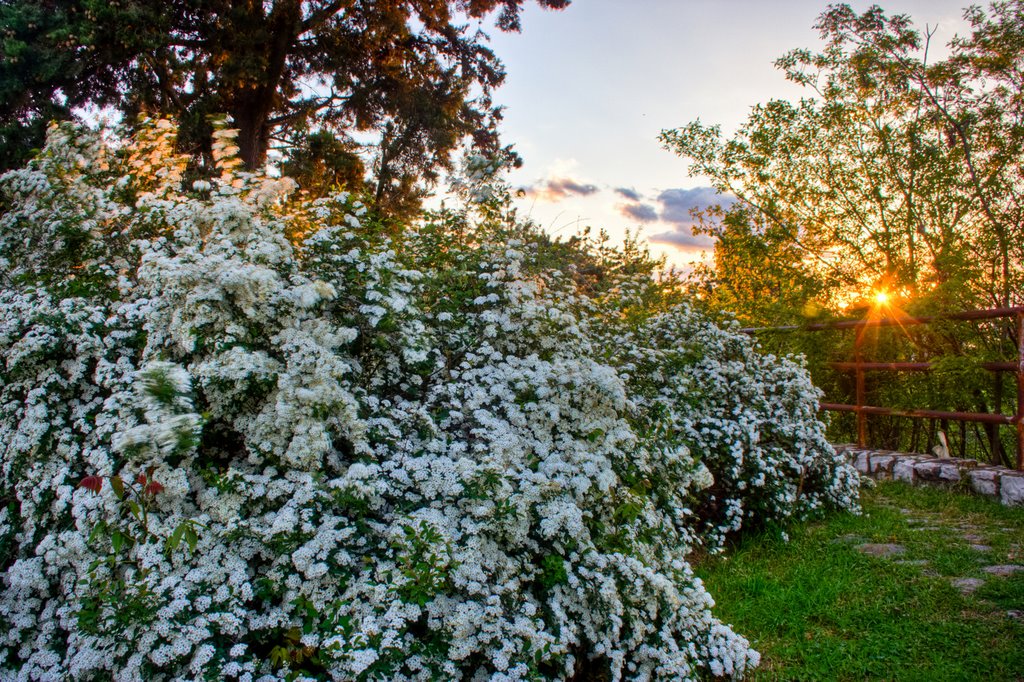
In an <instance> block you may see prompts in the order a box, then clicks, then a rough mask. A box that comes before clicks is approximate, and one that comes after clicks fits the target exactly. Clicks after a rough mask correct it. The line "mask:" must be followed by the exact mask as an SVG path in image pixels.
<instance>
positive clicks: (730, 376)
mask: <svg viewBox="0 0 1024 682" xmlns="http://www.w3.org/2000/svg"><path fill="white" fill-rule="evenodd" d="M173 139H174V127H173V125H171V124H170V123H168V122H166V121H158V122H156V123H154V124H152V125H151V126H149V127H148V128H146V129H144V130H143V131H142V132H141V133H140V134H139V135H137V136H136V137H135V138H133V139H131V140H130V141H128V142H123V141H120V140H119V139H118V138H117V136H115V135H111V134H109V133H106V134H100V133H93V132H87V131H81V130H75V129H73V128H70V127H61V128H56V129H54V130H53V131H51V134H50V137H49V142H48V144H47V146H46V148H45V149H44V150H43V151H42V153H41V154H40V156H39V157H38V158H37V159H36V160H34V161H33V162H32V163H31V164H30V165H29V166H28V167H27V168H25V169H22V170H18V171H14V172H11V173H8V174H7V175H5V176H3V177H2V178H0V202H2V204H0V206H2V210H3V213H2V216H0V277H2V278H3V289H2V292H0V356H2V362H3V367H2V373H0V401H2V412H0V466H2V488H0V496H2V504H3V507H2V509H0V561H2V564H0V571H2V578H0V580H2V582H0V589H2V594H0V622H3V623H4V624H5V625H6V627H5V628H3V629H0V677H3V678H5V679H7V678H10V679H23V680H53V679H82V680H92V679H116V680H195V679H209V680H278V679H281V680H285V679H286V680H318V679H332V680H473V681H476V680H493V681H495V682H498V681H512V680H560V679H569V678H572V677H573V676H577V679H583V678H586V677H587V676H591V677H593V678H597V679H610V680H677V679H696V678H702V677H718V676H729V677H739V676H742V674H743V672H744V671H746V670H748V669H749V668H751V667H752V666H755V665H756V664H757V662H758V655H757V653H756V652H754V651H753V650H752V649H751V648H750V646H749V644H748V642H747V641H746V640H745V639H744V638H743V637H742V636H740V635H738V634H737V633H735V632H733V631H732V630H731V629H730V628H729V627H728V626H726V625H724V624H722V623H720V622H719V621H718V620H716V618H715V617H714V615H713V613H712V611H711V608H712V606H713V602H712V599H711V597H710V595H708V593H707V592H706V591H705V589H704V587H703V586H702V584H701V582H700V580H699V579H697V578H696V577H695V576H694V574H693V571H692V570H691V567H690V565H689V564H688V562H687V556H688V555H689V553H690V552H692V551H693V550H694V549H696V548H704V549H708V550H715V549H717V548H719V547H720V546H721V543H722V540H723V538H724V537H725V536H726V535H727V534H728V533H730V532H732V531H736V530H739V529H740V527H741V526H745V525H749V524H751V523H753V524H766V523H777V522H782V521H784V520H786V519H789V518H792V517H800V516H803V515H805V514H807V513H810V512H813V511H815V510H818V509H823V508H853V507H854V506H855V496H856V487H855V486H856V484H855V477H854V476H853V475H852V473H851V470H850V469H849V467H847V466H846V465H844V464H842V463H841V461H840V460H839V459H837V458H836V456H835V453H834V452H833V451H832V450H831V448H830V447H829V446H828V444H827V443H826V442H825V440H824V438H823V435H822V428H821V425H820V424H819V423H818V422H817V421H816V420H815V418H814V411H815V402H816V400H817V394H816V392H815V390H814V389H813V388H812V387H811V385H810V384H809V382H808V379H807V375H806V373H805V372H803V370H802V369H800V368H799V367H798V366H796V365H794V364H792V363H791V362H789V361H787V360H779V359H776V358H771V357H763V356H761V355H759V354H758V353H757V352H756V351H755V349H754V348H753V346H752V344H751V342H750V341H749V340H747V339H745V338H744V337H742V336H740V335H738V334H736V333H735V332H733V331H723V330H720V329H718V328H716V327H714V326H713V325H711V324H709V323H708V322H706V321H705V320H703V319H701V318H700V317H699V316H697V315H696V314H695V313H693V312H691V311H690V310H689V309H687V308H685V307H675V308H666V307H665V306H662V305H658V304H657V303H656V300H657V299H658V291H659V290H658V285H657V283H655V282H654V281H652V280H651V279H650V278H648V277H647V275H646V274H644V272H643V269H642V268H640V269H635V268H634V269H632V270H631V268H630V267H628V266H629V263H628V260H629V258H627V257H626V256H623V257H622V258H621V259H620V261H619V262H618V263H617V264H616V263H615V262H613V261H614V256H613V257H612V261H608V262H606V263H605V266H606V270H605V271H604V272H605V273H606V274H607V277H604V278H603V279H602V282H601V284H600V285H599V286H587V287H584V286H581V279H580V277H579V272H577V271H576V270H575V269H573V268H572V267H570V266H568V265H565V264H562V265H559V264H558V263H557V262H556V261H557V259H553V258H552V248H553V247H552V245H551V244H550V243H549V242H548V241H547V240H545V239H544V238H543V237H542V236H541V235H540V234H539V233H538V232H536V231H535V230H533V229H532V228H530V227H529V226H523V225H519V224H517V223H516V222H515V221H514V220H513V219H511V218H510V217H509V216H508V215H507V211H506V210H505V204H504V203H503V202H504V199H503V197H504V196H505V195H504V194H503V190H502V187H501V186H500V184H497V185H496V184H495V183H493V182H490V181H489V178H490V177H491V176H490V174H489V173H483V172H478V174H477V176H476V177H473V175H472V172H473V169H471V172H470V173H469V177H470V180H468V181H467V185H466V186H465V187H463V190H462V191H463V193H464V195H465V196H467V197H469V198H470V199H472V201H471V204H470V205H469V207H467V208H466V209H463V210H460V211H445V212H441V213H439V214H434V215H428V216H426V217H425V219H424V221H423V224H422V225H421V226H419V227H418V228H416V229H410V230H409V231H408V232H407V233H405V234H403V235H401V236H399V237H393V238H389V237H387V236H386V234H385V232H384V230H382V229H381V228H380V227H379V226H378V225H377V223H376V222H375V221H374V220H373V219H372V217H371V216H370V215H369V213H368V211H367V207H365V206H363V205H362V204H361V203H360V202H359V201H357V200H355V199H354V198H353V197H349V196H347V195H345V194H343V193H342V194H339V195H336V196H332V197H327V198H322V199H316V200H308V199H304V200H296V199H294V198H293V197H291V194H290V193H291V191H292V190H293V189H294V187H293V183H291V182H290V181H289V180H287V179H286V178H272V177H267V176H264V175H262V174H249V173H245V172H242V171H241V170H240V169H239V166H238V164H237V162H236V160H235V156H234V153H235V150H234V149H233V142H232V136H231V133H230V131H223V132H222V133H219V134H218V136H217V144H216V149H215V150H214V151H215V156H216V157H217V159H218V162H219V163H220V169H221V171H222V175H221V176H220V177H219V178H215V179H212V180H209V181H206V180H202V181H197V182H194V183H187V182H186V181H185V180H184V178H185V177H186V175H187V171H186V162H185V160H184V159H183V158H181V157H178V156H176V155H175V154H174V153H173V151H172V149H173ZM476 170H477V171H479V170H480V167H479V164H477V167H476ZM606 255H607V254H606Z"/></svg>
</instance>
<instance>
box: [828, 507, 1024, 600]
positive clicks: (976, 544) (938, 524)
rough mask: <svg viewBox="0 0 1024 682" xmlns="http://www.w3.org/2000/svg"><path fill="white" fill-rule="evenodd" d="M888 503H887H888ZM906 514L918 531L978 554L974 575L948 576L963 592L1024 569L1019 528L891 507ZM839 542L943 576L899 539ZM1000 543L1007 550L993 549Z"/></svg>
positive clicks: (1023, 542)
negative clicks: (909, 555) (951, 519)
mask: <svg viewBox="0 0 1024 682" xmlns="http://www.w3.org/2000/svg"><path fill="white" fill-rule="evenodd" d="M886 506H887V505H886ZM889 508H890V509H892V510H893V511H897V512H899V513H900V514H902V515H903V516H904V517H906V520H907V526H908V528H910V529H911V530H912V531H913V532H915V533H943V534H945V535H946V536H947V537H948V539H949V542H950V543H951V544H950V546H955V545H956V544H957V543H958V542H963V543H965V545H966V547H967V548H969V549H970V550H971V551H973V552H975V553H976V554H977V557H976V559H975V561H974V562H972V563H975V566H976V568H975V570H974V571H972V573H974V575H962V576H948V580H949V581H950V584H951V585H952V586H953V587H955V588H956V589H958V590H959V591H960V592H961V593H962V594H964V595H965V596H966V595H972V594H974V593H975V592H977V591H978V590H979V589H980V588H982V587H983V586H984V585H985V584H986V583H987V582H988V581H989V580H1002V579H1005V578H1007V577H1009V576H1013V575H1016V574H1017V573H1024V534H1022V532H1021V529H1019V528H1008V527H995V526H990V527H987V528H980V527H977V526H974V525H971V524H970V523H965V522H956V523H952V524H951V523H948V519H946V520H944V519H942V518H941V517H940V516H939V515H938V514H934V515H933V514H928V513H922V512H912V511H910V510H909V509H902V508H898V507H895V506H892V507H889ZM833 543H836V544H846V545H850V546H852V547H853V548H854V549H856V550H857V551H859V552H861V553H863V554H865V555H868V556H872V557H878V558H880V559H884V560H889V561H892V562H893V563H894V564H897V565H901V566H912V567H915V568H918V569H919V570H921V572H922V573H923V574H924V575H927V576H931V577H936V578H937V577H940V573H939V572H938V571H936V570H935V569H934V567H933V566H932V561H931V560H929V559H912V558H903V555H905V554H907V553H908V548H907V547H906V546H904V545H902V544H897V543H878V542H868V541H867V539H866V538H863V537H860V536H857V535H844V536H841V537H838V538H836V539H835V540H833ZM994 545H999V546H1001V547H1002V548H1003V551H999V552H996V551H994V550H993V546H994ZM1006 616H1007V617H1009V618H1014V619H1020V618H1022V617H1024V613H1022V612H1021V611H1020V610H1016V609H1010V610H1008V611H1006Z"/></svg>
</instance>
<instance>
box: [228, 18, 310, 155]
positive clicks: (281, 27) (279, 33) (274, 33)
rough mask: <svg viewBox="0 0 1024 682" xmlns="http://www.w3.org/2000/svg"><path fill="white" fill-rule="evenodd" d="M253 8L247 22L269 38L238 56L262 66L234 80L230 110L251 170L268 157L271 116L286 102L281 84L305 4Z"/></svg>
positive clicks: (239, 141) (240, 152) (250, 45)
mask: <svg viewBox="0 0 1024 682" xmlns="http://www.w3.org/2000/svg"><path fill="white" fill-rule="evenodd" d="M250 12H251V13H250V16H249V17H248V18H247V21H246V24H248V25H249V26H251V27H260V28H261V29H262V31H261V33H262V34H264V35H265V36H266V41H265V42H254V43H251V44H248V45H247V46H246V47H247V48H248V49H249V50H251V52H250V53H249V54H239V55H238V57H237V58H238V59H239V60H242V61H243V63H245V62H248V63H252V64H260V65H262V67H263V68H262V69H261V71H260V72H258V73H255V74H252V76H253V77H252V79H251V80H250V81H249V82H248V83H246V82H240V83H235V84H233V87H231V92H232V94H231V96H230V98H229V99H230V105H229V111H230V113H231V116H232V118H234V122H235V126H236V127H237V128H238V151H239V156H240V157H241V159H242V162H243V163H244V164H245V167H246V168H247V169H248V170H257V169H259V168H261V167H262V166H263V165H264V164H265V163H266V160H267V150H268V149H269V148H270V133H271V129H270V128H271V127H270V124H269V121H270V118H271V116H272V115H273V114H274V112H275V110H276V109H277V108H278V107H280V106H281V105H282V104H283V102H282V101H281V96H280V93H279V88H280V85H281V79H282V77H283V75H284V71H285V65H286V62H287V59H288V54H289V53H290V52H291V49H292V45H293V43H294V42H295V39H296V38H297V36H298V32H299V30H300V28H301V23H302V5H301V2H299V0H277V1H276V2H274V5H273V7H272V8H271V10H270V13H269V14H268V15H266V16H264V15H263V7H262V4H261V3H254V4H252V5H250Z"/></svg>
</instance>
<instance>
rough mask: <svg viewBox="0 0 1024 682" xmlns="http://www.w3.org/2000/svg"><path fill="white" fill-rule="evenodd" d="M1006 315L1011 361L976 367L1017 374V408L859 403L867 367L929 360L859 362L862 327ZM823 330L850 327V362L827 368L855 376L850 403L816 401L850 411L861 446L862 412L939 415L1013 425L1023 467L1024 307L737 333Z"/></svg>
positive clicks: (920, 367)
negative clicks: (1012, 332)
mask: <svg viewBox="0 0 1024 682" xmlns="http://www.w3.org/2000/svg"><path fill="white" fill-rule="evenodd" d="M1002 318H1011V319H1013V320H1014V321H1015V323H1016V324H1015V326H1016V336H1017V339H1016V341H1017V359H1016V361H1014V362H985V363H979V366H980V367H981V368H982V369H986V370H988V371H990V372H1012V373H1014V374H1015V375H1016V377H1017V410H1016V412H1015V413H1014V414H1013V415H1006V414H1002V413H1000V412H997V413H993V412H946V411H941V410H928V409H901V408H890V407H880V406H876V405H865V404H864V403H865V393H866V391H865V380H864V379H865V373H866V372H869V371H897V372H900V371H902V372H920V371H929V370H931V369H932V368H933V366H934V365H933V363H931V362H867V361H865V360H864V357H863V353H862V350H863V349H862V346H863V341H864V331H865V330H866V329H867V328H868V327H893V326H900V327H908V326H913V325H920V324H930V323H933V322H938V321H946V320H992V319H1002ZM829 329H856V330H858V332H857V337H856V340H855V341H854V360H853V362H831V363H828V364H829V366H831V367H833V368H835V369H838V370H841V371H852V372H854V378H855V389H854V393H855V398H854V400H855V404H853V405H849V404H843V403H830V402H823V403H821V404H820V408H821V409H822V410H829V411H833V412H853V413H854V414H856V418H857V442H858V444H859V445H861V446H866V445H867V418H868V415H887V416H893V417H910V418H917V419H945V420H949V421H959V422H977V423H982V424H994V425H1006V426H1013V427H1014V428H1015V430H1016V434H1017V469H1019V470H1022V471H1024V306H1016V307H1012V308H990V309H986V310H968V311H965V312H960V313H953V314H950V315H941V316H935V317H881V318H877V319H864V320H839V321H836V322H820V323H815V324H808V325H803V326H798V325H790V326H782V327H748V328H746V329H742V330H741V331H743V332H745V333H747V334H751V335H753V334H757V333H758V332H766V331H775V332H786V331H825V330H829Z"/></svg>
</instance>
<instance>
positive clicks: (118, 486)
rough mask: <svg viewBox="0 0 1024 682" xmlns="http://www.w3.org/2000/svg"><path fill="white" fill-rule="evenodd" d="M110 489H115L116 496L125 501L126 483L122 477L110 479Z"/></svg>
mask: <svg viewBox="0 0 1024 682" xmlns="http://www.w3.org/2000/svg"><path fill="white" fill-rule="evenodd" d="M110 487H111V488H113V489H114V494H115V495H117V499H119V500H123V499H124V481H122V480H121V477H120V476H111V477H110Z"/></svg>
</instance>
